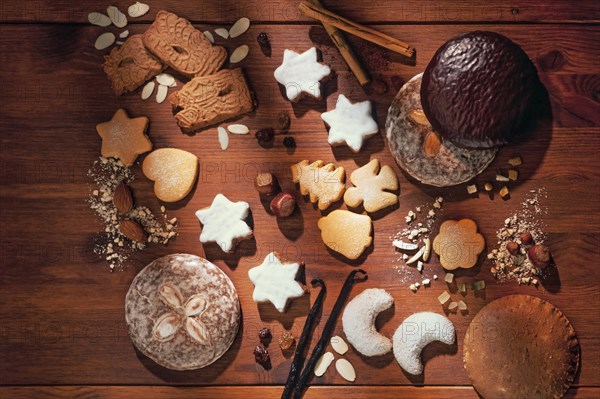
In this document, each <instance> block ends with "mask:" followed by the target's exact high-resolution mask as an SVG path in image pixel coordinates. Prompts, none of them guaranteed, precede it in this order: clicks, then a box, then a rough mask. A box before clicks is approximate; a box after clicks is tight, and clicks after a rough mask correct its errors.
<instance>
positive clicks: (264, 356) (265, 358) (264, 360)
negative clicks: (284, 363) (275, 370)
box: [253, 345, 271, 370]
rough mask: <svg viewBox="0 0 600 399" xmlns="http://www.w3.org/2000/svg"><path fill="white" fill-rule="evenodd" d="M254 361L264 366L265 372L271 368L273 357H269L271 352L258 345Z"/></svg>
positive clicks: (255, 349)
mask: <svg viewBox="0 0 600 399" xmlns="http://www.w3.org/2000/svg"><path fill="white" fill-rule="evenodd" d="M253 353H254V360H255V361H256V363H258V364H260V365H261V366H263V368H264V369H265V370H269V369H270V368H271V357H270V356H269V351H268V350H267V348H265V347H264V346H263V345H256V347H255V348H254V352H253Z"/></svg>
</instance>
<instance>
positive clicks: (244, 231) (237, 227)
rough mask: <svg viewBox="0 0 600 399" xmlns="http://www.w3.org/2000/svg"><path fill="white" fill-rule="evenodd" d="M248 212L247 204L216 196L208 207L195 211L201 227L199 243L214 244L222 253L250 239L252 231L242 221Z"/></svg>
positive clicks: (248, 206)
mask: <svg viewBox="0 0 600 399" xmlns="http://www.w3.org/2000/svg"><path fill="white" fill-rule="evenodd" d="M249 210H250V205H248V203H247V202H244V201H238V202H231V201H229V199H228V198H227V197H225V196H224V195H223V194H217V195H216V196H215V199H214V200H213V202H212V204H211V205H210V207H208V208H204V209H200V210H198V211H196V217H197V218H198V220H200V223H202V225H203V226H202V233H200V242H201V243H203V244H206V243H207V242H216V243H217V244H218V245H219V246H220V247H221V249H222V250H223V251H224V252H230V251H231V250H232V249H233V246H234V243H235V242H237V241H240V240H243V239H247V238H250V237H252V229H250V227H249V226H248V225H247V224H246V222H245V221H244V219H246V218H247V217H248V212H249Z"/></svg>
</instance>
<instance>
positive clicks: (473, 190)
mask: <svg viewBox="0 0 600 399" xmlns="http://www.w3.org/2000/svg"><path fill="white" fill-rule="evenodd" d="M467 192H468V193H469V194H477V185H476V184H471V185H469V186H467Z"/></svg>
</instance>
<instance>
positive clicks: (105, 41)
mask: <svg viewBox="0 0 600 399" xmlns="http://www.w3.org/2000/svg"><path fill="white" fill-rule="evenodd" d="M115 40H116V37H115V35H114V33H111V32H106V33H103V34H101V35H100V36H98V38H97V39H96V43H95V44H94V46H95V47H96V49H97V50H104V49H105V48H107V47H109V46H112V44H113V43H114V42H115Z"/></svg>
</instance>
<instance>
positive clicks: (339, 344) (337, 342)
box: [329, 335, 348, 355]
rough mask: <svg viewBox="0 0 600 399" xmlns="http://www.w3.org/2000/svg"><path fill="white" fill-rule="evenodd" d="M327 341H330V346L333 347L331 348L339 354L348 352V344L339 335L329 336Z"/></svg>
mask: <svg viewBox="0 0 600 399" xmlns="http://www.w3.org/2000/svg"><path fill="white" fill-rule="evenodd" d="M329 342H331V347H332V348H333V350H334V351H336V352H337V353H339V354H340V355H343V354H344V353H346V352H348V344H347V343H346V341H344V339H343V338H342V337H340V336H339V335H336V336H335V337H331V340H330V341H329Z"/></svg>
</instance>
